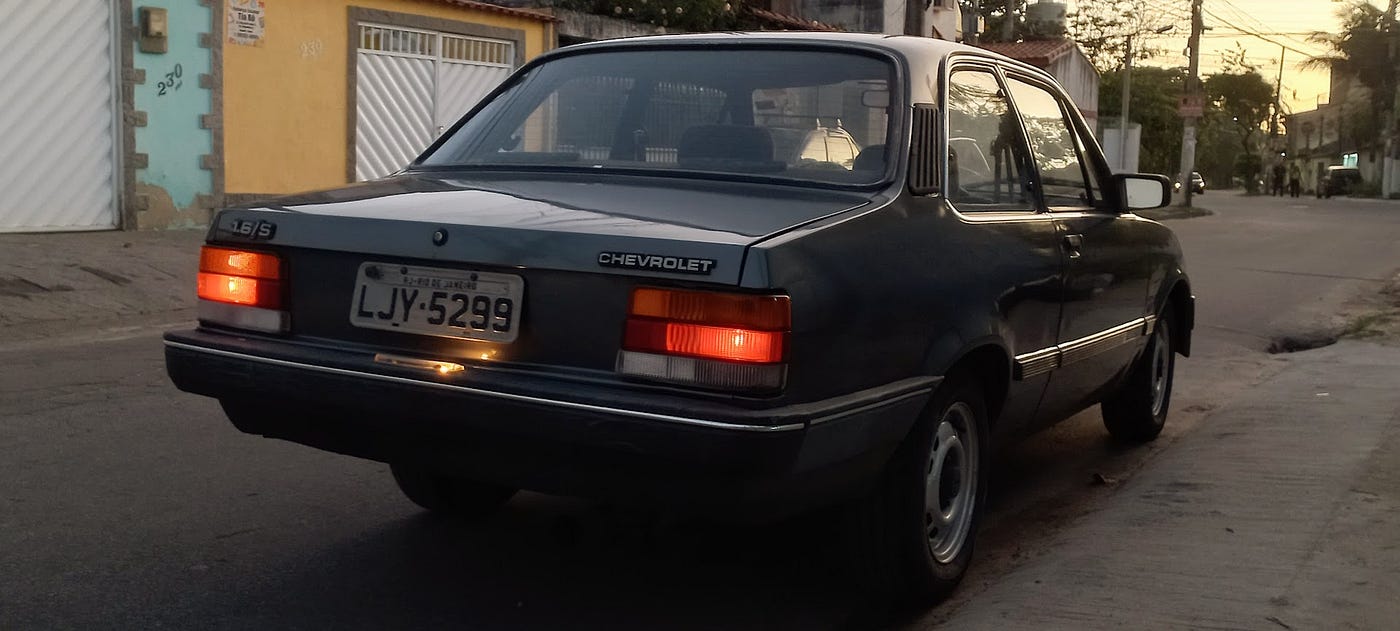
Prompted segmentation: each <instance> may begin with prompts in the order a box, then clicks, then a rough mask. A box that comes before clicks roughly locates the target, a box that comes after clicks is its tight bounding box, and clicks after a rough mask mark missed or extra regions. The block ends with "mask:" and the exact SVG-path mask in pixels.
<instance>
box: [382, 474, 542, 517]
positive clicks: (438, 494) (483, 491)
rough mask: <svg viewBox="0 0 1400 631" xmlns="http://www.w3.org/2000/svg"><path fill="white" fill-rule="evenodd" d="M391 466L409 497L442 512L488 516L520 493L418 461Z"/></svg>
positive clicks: (469, 515) (432, 510) (418, 503)
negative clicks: (428, 466)
mask: <svg viewBox="0 0 1400 631" xmlns="http://www.w3.org/2000/svg"><path fill="white" fill-rule="evenodd" d="M389 470H390V471H392V472H393V474H394V482H396V483H398V485H399V490H401V491H403V494H404V495H405V496H407V497H408V499H409V500H411V501H412V502H413V503H414V504H417V505H419V506H421V507H423V508H425V509H427V510H429V511H431V512H434V513H438V514H440V515H448V516H452V517H466V518H481V517H486V516H488V515H490V514H492V513H494V512H496V511H497V510H498V509H500V508H501V507H503V506H505V504H506V502H509V501H510V498H511V497H513V496H515V493H516V489H513V488H510V487H506V486H500V485H495V484H487V483H485V482H477V481H475V480H466V479H462V478H457V477H452V476H448V475H444V474H442V473H438V472H436V471H433V470H431V469H428V468H425V467H422V466H418V465H410V464H394V465H390V466H389Z"/></svg>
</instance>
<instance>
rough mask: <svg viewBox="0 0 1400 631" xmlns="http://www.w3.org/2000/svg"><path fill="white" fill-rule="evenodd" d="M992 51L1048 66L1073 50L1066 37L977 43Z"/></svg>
mask: <svg viewBox="0 0 1400 631" xmlns="http://www.w3.org/2000/svg"><path fill="white" fill-rule="evenodd" d="M977 46H978V47H979V48H985V49H987V50H990V51H992V52H994V53H1000V54H1002V55H1006V56H1007V57H1010V58H1012V59H1015V60H1017V61H1024V62H1026V63H1028V64H1031V65H1033V66H1042V67H1043V66H1048V65H1050V64H1051V63H1054V62H1055V61H1056V60H1058V59H1059V58H1061V57H1064V56H1065V55H1068V54H1069V53H1070V52H1071V51H1073V50H1074V48H1075V44H1074V42H1072V41H1070V40H1067V39H1035V40H1026V41H1024V42H988V43H985V44H978V45H977Z"/></svg>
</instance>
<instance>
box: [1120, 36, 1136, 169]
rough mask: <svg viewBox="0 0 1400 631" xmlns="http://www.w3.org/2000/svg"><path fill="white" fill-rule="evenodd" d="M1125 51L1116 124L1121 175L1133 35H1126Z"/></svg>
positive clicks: (1125, 155) (1124, 165) (1125, 162)
mask: <svg viewBox="0 0 1400 631" xmlns="http://www.w3.org/2000/svg"><path fill="white" fill-rule="evenodd" d="M1124 48H1126V49H1127V51H1126V52H1124V53H1123V76H1122V77H1121V79H1122V80H1123V104H1122V106H1121V107H1120V108H1119V109H1120V110H1122V112H1121V115H1122V118H1121V119H1119V123H1118V169H1119V170H1120V171H1122V172H1123V173H1127V172H1128V106H1129V105H1131V104H1132V103H1131V101H1132V99H1131V98H1130V95H1131V94H1132V89H1133V34H1132V33H1128V38H1127V43H1126V45H1125V46H1124Z"/></svg>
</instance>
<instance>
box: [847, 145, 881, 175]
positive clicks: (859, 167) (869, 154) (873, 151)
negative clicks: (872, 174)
mask: <svg viewBox="0 0 1400 631" xmlns="http://www.w3.org/2000/svg"><path fill="white" fill-rule="evenodd" d="M851 170H852V171H884V170H885V145H870V146H869V147H866V148H864V149H861V150H860V155H857V156H856V161H855V163H854V164H853V165H852V167H851Z"/></svg>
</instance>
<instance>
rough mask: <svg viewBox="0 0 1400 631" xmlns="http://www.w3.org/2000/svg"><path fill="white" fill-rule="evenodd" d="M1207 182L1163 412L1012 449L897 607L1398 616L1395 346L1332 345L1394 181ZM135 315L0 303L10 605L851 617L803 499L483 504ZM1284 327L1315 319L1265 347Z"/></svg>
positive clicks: (404, 616) (217, 616)
mask: <svg viewBox="0 0 1400 631" xmlns="http://www.w3.org/2000/svg"><path fill="white" fill-rule="evenodd" d="M1196 199H1197V203H1198V205H1200V206H1204V207H1206V208H1209V209H1211V210H1212V211H1214V214H1212V215H1208V216H1201V217H1194V218H1183V219H1172V220H1167V224H1168V225H1169V226H1171V227H1172V228H1173V229H1174V230H1175V231H1176V232H1177V234H1178V235H1179V237H1180V239H1181V241H1182V243H1183V247H1184V249H1185V253H1186V261H1187V266H1188V270H1187V271H1188V272H1189V273H1190V274H1191V277H1192V280H1193V285H1194V287H1193V289H1194V291H1195V294H1196V296H1197V301H1198V311H1197V321H1196V329H1195V341H1194V353H1193V355H1192V357H1191V358H1189V359H1185V360H1182V361H1180V362H1178V364H1177V379H1176V383H1175V390H1174V392H1175V394H1174V395H1173V399H1172V411H1171V417H1170V419H1169V421H1168V424H1167V428H1166V430H1165V432H1164V434H1163V436H1162V437H1161V438H1160V439H1159V440H1158V441H1157V442H1155V443H1153V444H1152V445H1150V446H1147V447H1141V448H1124V447H1119V446H1116V445H1114V444H1113V443H1110V442H1109V441H1108V440H1107V436H1106V434H1105V432H1104V431H1103V428H1102V425H1101V423H1100V420H1099V416H1098V411H1097V409H1091V410H1089V411H1086V412H1084V413H1081V414H1080V415H1079V416H1078V417H1076V418H1075V419H1073V420H1071V421H1068V422H1066V423H1063V424H1062V425H1060V426H1058V427H1056V428H1054V429H1052V430H1049V431H1047V432H1043V433H1041V434H1040V435H1037V436H1034V437H1032V438H1030V439H1029V440H1027V441H1026V442H1024V443H1022V444H1020V445H1018V446H1016V447H1013V448H1012V449H1010V450H1009V451H1008V452H1006V453H1004V454H1002V455H1001V456H1000V457H999V459H998V461H997V465H996V466H997V473H996V474H995V476H994V477H995V479H994V481H993V487H992V491H991V492H992V499H991V514H990V516H989V517H988V519H987V520H986V521H985V522H984V524H983V527H982V532H981V535H980V536H981V539H980V540H979V547H978V550H977V558H976V560H975V561H974V564H973V568H972V570H971V572H970V574H969V575H968V576H967V578H966V579H965V581H964V583H963V586H962V588H961V589H960V590H959V591H958V592H957V593H956V594H955V595H954V597H953V598H952V600H950V601H949V602H948V603H946V604H945V605H943V606H942V607H940V608H938V609H936V610H933V611H929V612H922V613H919V614H914V615H911V616H909V617H907V618H906V619H903V620H901V621H900V622H899V624H901V625H903V626H906V627H908V628H918V629H924V628H958V629H962V628H1020V627H1024V626H1030V625H1036V626H1039V627H1044V628H1101V627H1118V626H1133V627H1137V628H1158V627H1210V628H1259V629H1269V628H1295V629H1301V628H1321V627H1327V628H1377V627H1379V626H1382V623H1383V622H1389V621H1393V620H1394V619H1395V618H1396V617H1397V616H1400V602H1397V601H1396V600H1395V599H1394V594H1396V593H1400V390H1397V389H1396V388H1395V387H1394V385H1395V384H1396V383H1397V381H1398V380H1397V377H1400V346H1396V345H1395V340H1386V339H1374V338H1364V339H1350V338H1344V339H1342V340H1341V341H1340V342H1339V343H1337V344H1334V345H1327V344H1325V343H1326V342H1331V341H1333V340H1334V339H1335V338H1336V336H1337V335H1338V334H1340V333H1342V332H1344V331H1346V330H1347V327H1348V324H1349V323H1350V322H1352V321H1353V319H1354V318H1356V317H1358V314H1361V313H1362V312H1363V311H1364V310H1365V309H1366V308H1367V306H1366V305H1367V304H1369V303H1367V302H1366V298H1367V297H1370V296H1373V295H1375V294H1377V293H1378V292H1379V291H1380V290H1381V289H1382V288H1384V287H1385V286H1386V285H1387V283H1389V282H1392V279H1393V277H1394V274H1395V272H1396V271H1397V268H1400V204H1398V203H1394V202H1378V201H1366V200H1352V199H1329V200H1321V199H1313V198H1308V197H1304V198H1298V199H1291V198H1271V197H1243V196H1239V195H1236V194H1234V193H1232V192H1229V191H1211V192H1210V193H1208V194H1207V195H1204V196H1201V197H1197V198H1196ZM197 236H198V235H194V238H184V237H182V238H184V239H185V242H188V243H195V242H197V241H198V239H197ZM65 238H71V237H69V236H66V235H27V236H26V235H8V236H7V237H6V239H7V241H6V242H5V245H0V247H12V244H14V243H18V242H19V241H20V240H22V239H23V240H27V241H28V242H30V243H40V244H42V243H43V242H44V241H45V240H50V241H52V242H54V243H58V242H60V240H62V239H65ZM39 247H40V248H42V247H43V245H40V246H39ZM191 247H192V246H191ZM189 258H190V260H191V264H192V259H193V253H190V255H189ZM190 271H191V274H190V275H192V271H193V270H190ZM171 282H186V279H184V278H181V279H176V280H175V281H171ZM137 285H140V283H137ZM0 289H3V287H0ZM180 291H183V292H185V293H192V291H193V288H192V284H191V285H189V286H188V287H186V288H183V289H180ZM2 295H3V292H0V296H2ZM25 300H29V299H28V298H25ZM0 304H3V303H0ZM118 311H120V309H118ZM123 314H124V315H123V316H122V317H120V318H113V319H111V320H110V321H109V322H107V323H105V324H99V323H92V322H88V321H84V325H83V327H82V330H81V331H65V330H63V329H62V327H61V326H59V325H57V324H54V323H53V322H48V323H44V322H38V321H34V322H28V321H25V322H19V323H16V324H15V326H14V327H13V328H12V329H7V328H0V629H31V628H94V627H99V628H154V627H166V628H330V627H335V628H424V627H461V628H471V629H521V628H531V629H533V628H559V627H568V628H686V629H690V628H695V629H701V628H725V629H749V628H765V629H767V628H780V629H826V628H850V627H859V626H861V622H860V620H861V619H860V618H858V617H854V616H856V615H857V614H858V611H859V608H860V607H859V603H857V602H856V601H855V599H854V598H853V597H852V596H851V595H850V594H849V593H848V590H846V589H845V588H844V586H843V583H842V580H841V579H842V577H841V574H840V572H841V570H840V567H839V566H838V564H837V563H836V562H835V560H834V559H833V558H832V556H833V555H831V554H828V551H829V549H830V547H831V545H830V544H829V542H828V538H829V537H830V535H831V530H830V524H828V523H826V521H825V518H824V517H823V516H821V515H812V516H806V517H803V518H800V519H795V520H792V521H789V522H785V523H782V524H776V525H769V526H763V527H739V526H729V525H724V524H721V523H709V522H705V521H700V520H678V519H672V518H670V517H668V516H665V515H653V514H647V513H642V512H638V511H632V510H627V509H623V508H614V507H610V506H601V505H597V504H593V503H590V502H583V501H575V500H567V499H561V498H554V497H548V496H543V495H536V494H528V493H527V494H521V495H519V496H517V497H516V498H515V499H514V500H513V501H512V503H511V505H510V506H509V507H508V509H507V510H506V511H504V512H503V513H502V514H501V515H498V516H496V517H493V518H491V519H490V520H488V521H486V522H485V523H481V524H475V525H469V524H463V523H457V522H454V521H452V520H445V519H439V518H434V517H431V516H428V515H426V514H424V513H422V512H421V511H420V510H419V509H417V507H415V506H414V505H412V504H411V503H410V502H408V500H406V499H404V498H403V497H402V496H401V494H400V493H399V491H398V489H397V488H396V487H395V485H394V483H393V480H392V479H391V478H390V475H389V472H388V467H387V466H384V465H381V464H378V463H373V462H366V461H360V460H354V459H350V458H346V457H341V456H336V455H332V454H327V453H323V452H319V451H314V450H311V449H308V448H304V447H301V446H298V445H294V444H290V443H285V442H278V441H272V440H267V439H263V438H259V437H253V436H248V435H244V434H241V433H239V432H238V431H237V430H235V429H234V428H233V427H232V426H231V425H230V424H229V423H228V422H227V421H226V420H225V418H224V417H223V415H222V413H221V412H220V410H219V407H218V405H217V403H216V402H214V401H212V400H209V399H205V398H201V397H196V396H192V395H187V394H184V393H180V392H178V391H176V390H175V389H174V387H173V386H171V385H170V383H169V381H168V379H167V378H166V376H165V372H164V366H163V357H162V346H161V343H160V333H161V331H162V330H163V327H166V326H169V322H171V321H177V320H188V319H189V317H190V314H189V312H188V310H180V309H179V308H177V307H175V306H171V307H170V308H169V309H167V310H166V311H163V312H157V313H138V312H136V311H131V312H130V313H126V312H124V311H123ZM163 314H164V315H163ZM3 323H5V321H0V324H3ZM108 325H111V326H108ZM113 326H115V327H116V328H115V329H114V328H113ZM7 330H12V331H14V332H15V333H13V337H11V336H10V335H7V334H6V331H7ZM21 333H22V335H21ZM1284 339H1291V340H1293V342H1294V343H1298V342H1306V343H1307V344H1305V345H1309V346H1310V345H1314V344H1322V345H1323V347H1322V348H1319V349H1317V350H1308V351H1305V352H1300V353H1292V354H1270V353H1269V352H1268V351H1269V349H1270V348H1271V346H1273V347H1275V348H1277V346H1278V343H1279V342H1280V341H1281V340H1284Z"/></svg>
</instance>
